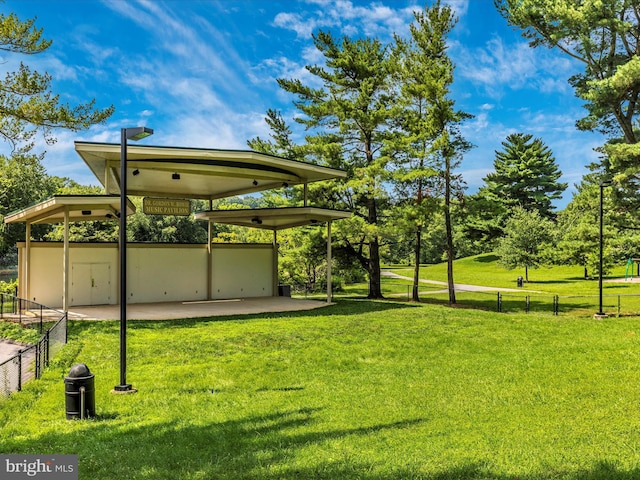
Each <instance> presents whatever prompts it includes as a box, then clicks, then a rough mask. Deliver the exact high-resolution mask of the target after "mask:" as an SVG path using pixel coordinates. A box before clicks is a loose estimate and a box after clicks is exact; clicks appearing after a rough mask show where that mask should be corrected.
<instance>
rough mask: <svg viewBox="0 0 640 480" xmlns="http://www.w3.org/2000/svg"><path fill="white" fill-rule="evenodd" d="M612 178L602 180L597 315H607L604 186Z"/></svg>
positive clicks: (607, 184)
mask: <svg viewBox="0 0 640 480" xmlns="http://www.w3.org/2000/svg"><path fill="white" fill-rule="evenodd" d="M611 183H612V182H611V180H600V256H599V271H598V291H599V297H600V305H599V307H600V309H599V310H598V312H597V313H596V316H597V317H605V316H606V315H607V314H606V313H604V311H603V309H602V268H603V261H602V257H603V251H604V238H603V237H604V232H603V230H604V228H603V227H604V187H608V186H610V185H611Z"/></svg>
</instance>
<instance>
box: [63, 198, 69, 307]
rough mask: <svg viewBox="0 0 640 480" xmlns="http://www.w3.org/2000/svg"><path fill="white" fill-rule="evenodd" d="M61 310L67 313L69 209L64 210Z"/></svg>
mask: <svg viewBox="0 0 640 480" xmlns="http://www.w3.org/2000/svg"><path fill="white" fill-rule="evenodd" d="M62 261H63V266H62V310H64V311H65V312H68V311H69V207H65V209H64V249H63V252H62Z"/></svg>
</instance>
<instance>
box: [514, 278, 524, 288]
mask: <svg viewBox="0 0 640 480" xmlns="http://www.w3.org/2000/svg"><path fill="white" fill-rule="evenodd" d="M516 281H517V284H518V287H520V288H522V286H523V285H524V279H523V278H522V277H521V276H520V277H518V279H517V280H516Z"/></svg>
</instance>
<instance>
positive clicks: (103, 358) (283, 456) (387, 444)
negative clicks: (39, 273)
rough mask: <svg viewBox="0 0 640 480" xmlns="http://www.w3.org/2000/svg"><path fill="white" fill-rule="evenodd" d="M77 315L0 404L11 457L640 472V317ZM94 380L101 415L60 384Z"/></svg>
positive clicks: (198, 472) (198, 474) (219, 471)
mask: <svg viewBox="0 0 640 480" xmlns="http://www.w3.org/2000/svg"><path fill="white" fill-rule="evenodd" d="M118 331H119V330H118V323H117V322H83V323H73V324H72V326H71V330H70V343H69V344H68V345H67V346H66V347H65V348H64V350H63V351H62V353H61V354H60V355H59V356H58V357H57V359H56V362H55V363H54V364H53V365H52V367H51V368H50V369H49V370H48V371H47V372H46V374H45V375H44V378H43V379H42V380H40V381H33V382H30V383H28V384H27V386H26V387H25V389H24V391H22V392H20V393H17V394H15V395H12V396H11V397H10V398H9V399H8V400H5V401H1V402H0V451H1V452H2V453H21V454H38V453H53V454H63V453H67V454H78V456H79V463H80V478H81V479H91V480H101V479H105V480H106V479H109V480H111V479H114V478H127V479H167V480H168V479H172V480H174V479H332V480H333V479H376V480H377V479H380V480H382V479H422V478H424V479H438V480H441V479H476V478H477V479H480V478H482V479H500V480H504V479H529V480H531V479H632V478H639V477H640V408H639V407H640V405H639V402H640V401H639V400H638V399H640V369H638V365H639V362H640V349H639V347H640V345H639V343H640V324H639V323H638V320H637V319H635V318H633V319H631V318H610V319H607V320H606V321H596V320H593V319H590V318H589V319H587V318H566V317H553V316H548V315H547V316H545V315H533V314H529V315H508V314H502V315H500V314H495V313H491V312H482V311H474V310H464V309H450V308H447V307H442V306H437V305H436V306H434V305H415V304H409V303H393V302H370V301H354V300H351V301H340V302H339V303H338V304H337V305H333V306H328V307H324V308H321V309H318V310H315V311H310V312H299V313H290V314H282V315H271V316H261V315H256V316H246V317H231V318H227V319H225V318H222V319H221V318H216V319H198V320H182V321H168V322H151V321H149V322H145V321H132V322H129V330H128V332H129V337H128V338H129V362H128V366H129V368H128V377H127V379H128V380H129V381H131V382H132V383H133V385H134V387H136V388H138V389H139V392H138V393H136V394H133V395H124V396H123V395H114V394H112V393H110V390H111V389H112V388H113V386H114V385H116V384H117V383H119V370H118V368H119V362H118V359H119V355H118V345H119V344H118V338H119V337H118ZM75 362H84V363H86V364H87V365H89V367H90V368H91V370H92V372H93V373H95V375H96V380H95V381H96V390H97V391H96V405H97V418H96V419H94V420H88V421H68V420H66V419H65V406H64V385H63V378H64V376H65V375H66V374H67V372H68V369H69V367H70V365H71V364H73V363H75Z"/></svg>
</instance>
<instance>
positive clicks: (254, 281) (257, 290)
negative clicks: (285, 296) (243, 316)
mask: <svg viewBox="0 0 640 480" xmlns="http://www.w3.org/2000/svg"><path fill="white" fill-rule="evenodd" d="M211 251H212V259H213V268H212V279H211V290H212V292H211V297H212V298H213V299H225V298H250V297H271V296H273V292H274V285H273V282H274V275H273V246H272V245H255V244H215V243H214V244H212V248H211Z"/></svg>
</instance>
